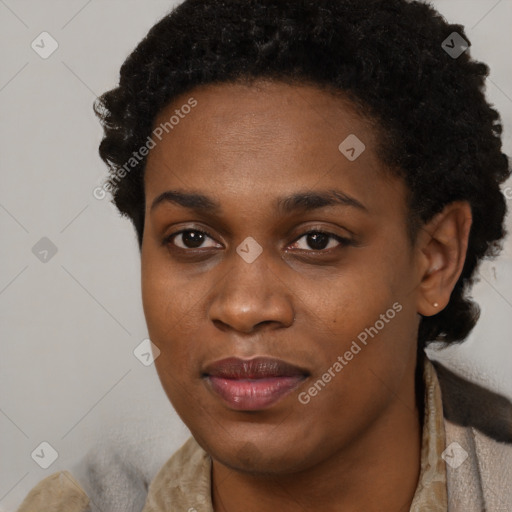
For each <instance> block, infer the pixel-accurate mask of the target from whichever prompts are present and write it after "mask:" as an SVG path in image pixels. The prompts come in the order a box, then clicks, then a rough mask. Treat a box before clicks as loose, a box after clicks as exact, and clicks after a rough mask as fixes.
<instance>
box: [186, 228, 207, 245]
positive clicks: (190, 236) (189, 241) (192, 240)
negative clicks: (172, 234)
mask: <svg viewBox="0 0 512 512" xmlns="http://www.w3.org/2000/svg"><path fill="white" fill-rule="evenodd" d="M181 236H182V237H183V243H184V244H185V245H186V246H188V247H191V248H197V247H199V246H200V245H201V244H202V243H203V241H204V240H203V239H204V235H203V234H202V233H199V232H198V231H185V232H183V233H182V235H181Z"/></svg>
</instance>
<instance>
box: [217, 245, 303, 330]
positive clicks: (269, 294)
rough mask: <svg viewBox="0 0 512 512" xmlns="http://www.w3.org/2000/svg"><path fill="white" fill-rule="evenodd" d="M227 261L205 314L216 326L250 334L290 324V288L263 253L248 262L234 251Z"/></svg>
mask: <svg viewBox="0 0 512 512" xmlns="http://www.w3.org/2000/svg"><path fill="white" fill-rule="evenodd" d="M229 264H230V268H231V270H230V272H228V273H227V275H225V276H224V278H222V279H221V281H220V282H219V283H218V284H217V285H216V287H215V289H214V294H213V299H212V300H211V302H210V309H209V317H210V320H211V321H212V322H213V323H214V324H215V325H216V326H217V328H219V329H221V330H228V329H232V330H235V331H238V332H242V333H245V334H251V333H254V332H255V331H257V330H260V329H277V328H280V327H289V326H290V325H292V324H293V321H294V318H295V315H294V308H293V300H292V299H293V293H292V290H291V288H290V287H289V286H288V285H287V284H286V283H285V282H284V280H283V278H282V277H280V276H279V271H278V270H277V269H276V268H272V267H271V266H270V264H269V263H268V261H266V258H264V257H263V254H262V255H260V256H259V257H258V258H257V259H256V260H255V261H253V262H252V263H247V262H246V261H244V260H243V259H242V258H240V257H239V256H238V254H234V256H233V263H232V264H231V262H229Z"/></svg>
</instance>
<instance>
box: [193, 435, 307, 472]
mask: <svg viewBox="0 0 512 512" xmlns="http://www.w3.org/2000/svg"><path fill="white" fill-rule="evenodd" d="M194 437H195V436H194ZM196 439H197V437H196ZM203 440H204V438H203ZM198 442H199V444H200V445H201V446H202V448H203V449H204V450H205V451H206V452H208V453H209V454H210V456H211V457H212V458H213V459H215V460H216V461H217V462H219V463H221V464H222V465H224V466H226V467H228V468H230V469H232V470H234V471H238V472H240V473H248V474H253V475H257V474H259V475H262V476H264V475H279V474H287V473H294V472H297V471H301V470H303V469H306V468H307V467H308V466H309V465H310V462H311V459H310V458H309V457H308V456H307V455H306V454H304V452H303V448H304V447H303V446H301V444H300V443H297V442H294V441H288V442H283V441H282V440H281V439H279V438H278V437H277V436H276V438H275V442H274V443H270V442H269V436H265V437H262V436H261V437H258V438H253V439H251V437H250V436H245V437H241V436H238V438H236V437H232V436H230V435H229V434H227V433H224V436H222V437H216V438H215V440H214V441H210V439H208V438H207V439H206V444H203V443H202V442H200V441H199V440H198Z"/></svg>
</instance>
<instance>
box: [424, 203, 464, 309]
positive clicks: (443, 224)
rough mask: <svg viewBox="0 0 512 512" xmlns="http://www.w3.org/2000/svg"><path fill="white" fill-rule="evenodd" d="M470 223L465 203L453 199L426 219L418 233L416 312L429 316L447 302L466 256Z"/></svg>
mask: <svg viewBox="0 0 512 512" xmlns="http://www.w3.org/2000/svg"><path fill="white" fill-rule="evenodd" d="M471 223H472V215H471V207H470V205H469V203H468V202H467V201H455V202H453V203H450V204H449V205H447V206H446V207H445V208H444V209H443V211H442V212H440V213H438V214H437V215H435V216H434V217H433V219H431V220H430V221H429V222H428V223H426V224H425V225H424V226H423V229H422V230H421V231H420V233H419V234H418V239H417V244H416V246H417V251H418V252H417V255H418V263H419V265H418V271H419V272H420V275H419V281H420V284H419V290H418V295H417V311H418V313H419V314H420V315H423V316H433V315H435V314H437V313H439V312H440V311H442V310H443V309H444V308H445V307H446V305H447V304H448V302H449V300H450V295H451V293H452V291H453V288H454V287H455V284H456V283H457V280H458V279H459V276H460V274H461V272H462V269H463V267H464V261H465V260H466V252H467V248H468V239H469V232H470V228H471ZM436 304H437V306H436Z"/></svg>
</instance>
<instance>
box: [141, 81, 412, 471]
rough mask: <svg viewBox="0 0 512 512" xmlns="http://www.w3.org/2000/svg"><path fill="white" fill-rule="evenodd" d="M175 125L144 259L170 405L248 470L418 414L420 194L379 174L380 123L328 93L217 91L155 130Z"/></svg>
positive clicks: (156, 163)
mask: <svg viewBox="0 0 512 512" xmlns="http://www.w3.org/2000/svg"><path fill="white" fill-rule="evenodd" d="M184 105H194V106H193V107H191V108H186V107H183V106H184ZM172 116H175V119H173V121H172V128H170V126H171V125H169V124H168V125H167V132H168V133H167V132H166V130H164V131H163V135H164V136H162V137H161V140H157V139H155V141H156V145H155V146H154V147H153V148H152V149H151V150H150V152H149V155H148V157H147V165H146V173H145V195H146V212H145V226H144V238H143V244H142V294H143V304H144V312H145V316H146V320H147V325H148V330H149V335H150V338H151V340H152V342H153V343H154V344H155V345H156V346H157V347H158V348H159V350H160V355H159V356H158V357H157V359H156V361H155V364H156V368H157V371H158V374H159V377H160V380H161V383H162V385H163V387H164V389H165V392H166V394H167V396H168V397H169V399H170V401H171V402H172V404H173V406H174V408H175V409H176V411H177V412H178V414H179V415H180V417H181V418H182V420H183V421H184V423H185V424H186V425H187V426H188V428H189V429H190V431H191V432H192V434H193V435H194V437H195V438H196V439H197V441H198V442H199V443H200V444H201V446H202V447H203V448H204V449H205V450H206V451H207V452H208V453H210V455H211V456H212V457H213V458H214V460H216V461H219V462H220V463H222V464H224V465H226V466H228V467H231V468H234V469H237V470H240V471H249V472H256V473H258V472H262V473H263V472H265V473H269V472H270V473H286V472H290V471H292V469H293V470H300V469H305V468H307V467H309V466H313V465H314V464H316V463H319V462H320V461H322V460H326V459H327V458H328V457H330V456H331V455H332V454H333V453H337V452H339V451H340V450H347V449H350V448H351V447H354V449H356V447H357V444H358V439H359V437H360V435H361V433H362V432H370V431H371V430H372V429H373V428H376V427H375V426H376V425H377V424H378V423H379V420H382V419H383V418H385V417H386V415H388V414H390V413H391V411H392V409H393V408H394V407H396V403H397V397H399V398H400V400H401V401H402V402H403V403H407V404H411V406H413V405H412V402H413V401H414V392H413V388H414V384H413V376H414V368H415V361H416V360H415V357H416V335H417V328H418V315H417V310H416V292H415V289H416V286H417V282H416V281H417V275H418V274H417V265H416V260H415V256H414V254H415V253H414V250H413V247H412V246H411V243H410V241H409V239H408V235H407V227H406V220H407V210H406V188H405V185H404V184H403V183H402V181H401V180H400V179H399V178H395V177H393V176H392V175H390V174H389V173H388V172H387V171H386V170H385V169H384V167H383V165H382V164H381V163H380V162H379V160H378V158H377V156H376V151H375V148H376V140H377V139H376V135H375V133H374V132H373V129H372V127H371V126H370V124H369V123H367V122H366V121H364V120H363V119H362V118H361V117H360V116H359V115H357V114H356V113H355V111H354V110H353V109H352V108H351V106H350V104H349V103H348V102H347V101H345V100H343V99H342V98H340V97H335V96H333V95H331V94H329V93H328V92H325V91H322V90H320V89H318V88H316V87H312V86H311V87H310V86H305V85H304V86H292V85H286V84H284V83H276V82H267V81H258V82H256V83H254V84H253V85H251V86H249V85H235V84H220V85H209V86H202V87H200V88H197V89H195V90H193V91H191V92H190V93H188V94H185V95H183V96H181V97H180V98H178V99H176V100H174V101H173V103H172V104H171V105H169V106H167V107H166V108H165V109H163V110H162V111H161V112H160V113H159V115H158V117H157V119H156V121H155V128H157V127H158V126H160V125H161V123H166V122H169V120H170V119H171V117H172ZM178 118H179V120H178V121H177V122H176V120H177V119H178ZM160 131H161V130H160ZM158 133H160V132H158ZM354 135H355V136H356V137H357V139H359V141H361V142H362V143H363V144H364V146H365V148H364V151H362V152H361V151H360V150H361V149H362V146H361V142H357V140H356V139H354V137H353V136H354ZM347 137H350V138H349V139H348V140H347V142H345V143H344V144H342V146H341V149H340V148H339V146H340V144H341V143H342V142H343V141H345V140H346V139H347ZM354 141H355V142H354ZM359 153H360V154H359ZM232 358H238V359H236V360H233V359H232ZM255 358H265V359H261V360H259V359H258V360H256V361H252V363H251V362H250V361H249V362H248V360H253V359H255ZM267 358H270V359H267ZM226 360H227V361H226ZM240 360H242V361H240ZM275 360H277V361H275ZM244 362H245V364H244Z"/></svg>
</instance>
